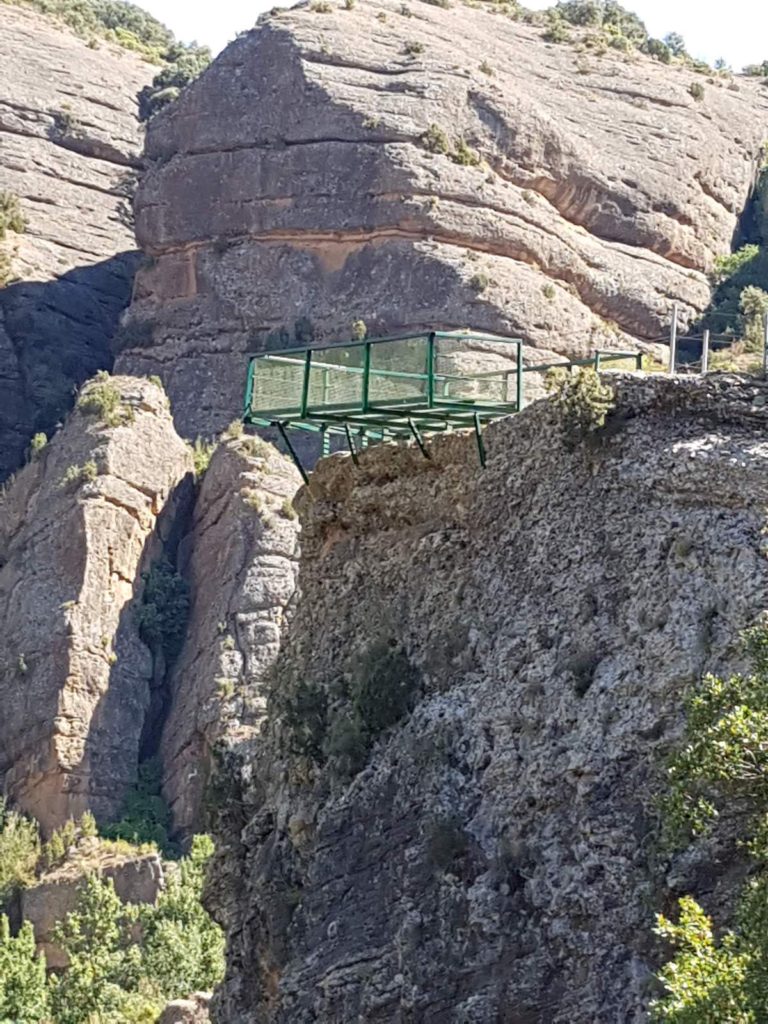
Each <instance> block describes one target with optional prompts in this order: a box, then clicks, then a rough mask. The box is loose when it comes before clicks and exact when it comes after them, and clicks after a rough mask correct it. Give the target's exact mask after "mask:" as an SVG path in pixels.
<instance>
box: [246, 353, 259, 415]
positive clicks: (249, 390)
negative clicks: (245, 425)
mask: <svg viewBox="0 0 768 1024" xmlns="http://www.w3.org/2000/svg"><path fill="white" fill-rule="evenodd" d="M255 372H256V359H255V358H251V359H249V361H248V379H247V381H246V384H245V402H244V403H243V419H244V420H245V421H246V422H247V421H248V417H249V416H250V414H251V406H252V405H253V375H254V373H255Z"/></svg>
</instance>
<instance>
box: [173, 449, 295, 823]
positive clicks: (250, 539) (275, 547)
mask: <svg viewBox="0 0 768 1024" xmlns="http://www.w3.org/2000/svg"><path fill="white" fill-rule="evenodd" d="M300 483H301V480H300V479H299V475H298V473H297V471H296V469H295V468H294V466H293V464H292V463H290V462H288V461H286V460H285V459H283V458H282V457H281V456H280V455H278V453H277V452H276V451H275V449H274V448H272V447H271V446H270V445H268V444H266V443H265V442H263V441H261V440H259V439H258V438H254V437H240V438H239V439H234V438H233V439H230V440H229V441H227V442H225V443H224V444H222V445H220V446H219V447H218V448H217V449H216V451H215V452H214V455H213V458H212V460H211V464H210V466H209V467H208V470H207V472H206V474H205V477H204V479H203V483H202V486H201V489H200V494H199V497H198V500H197V502H196V504H195V511H194V513H193V518H192V522H191V527H190V531H189V533H188V535H187V536H186V538H185V539H184V541H183V543H182V546H181V553H182V557H181V560H180V568H181V570H182V571H183V572H184V575H185V577H186V578H187V580H188V581H189V583H190V587H191V598H192V600H191V609H190V619H189V624H188V627H187V640H186V643H185V645H184V648H183V650H182V652H181V654H180V656H179V658H178V660H177V662H176V663H175V665H174V667H173V670H172V673H171V678H170V682H169V691H170V700H171V704H170V711H169V716H168V720H167V722H166V726H165V729H164V732H163V738H162V743H161V758H162V761H163V765H164V769H165V781H164V792H165V795H166V797H167V799H168V803H169V806H170V808H171V812H172V815H173V821H174V828H175V830H176V831H177V833H179V834H181V835H187V834H189V833H191V832H194V831H199V829H200V827H201V822H202V820H203V801H204V795H205V790H206V783H207V781H208V776H209V771H210V768H211V758H212V752H213V750H214V748H215V747H216V745H217V743H219V742H220V741H225V742H226V743H237V742H240V741H242V740H244V739H245V738H246V737H248V736H249V735H251V734H252V733H253V731H254V730H255V729H256V728H257V727H258V725H259V723H260V722H261V719H262V718H263V714H264V706H265V702H266V697H265V689H266V683H267V679H268V672H269V669H270V668H271V666H272V664H273V662H274V660H275V658H276V657H277V652H278V649H279V644H280V636H281V633H282V631H283V629H284V626H285V622H286V616H287V615H288V613H289V611H290V605H291V602H292V599H293V595H294V590H295V585H296V571H297V567H296V558H297V536H298V524H297V523H296V514H295V512H294V511H293V507H292V505H291V499H292V497H293V495H294V494H295V493H296V491H297V489H298V487H299V485H300Z"/></svg>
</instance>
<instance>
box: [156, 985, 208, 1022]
mask: <svg viewBox="0 0 768 1024" xmlns="http://www.w3.org/2000/svg"><path fill="white" fill-rule="evenodd" d="M210 1001H211V997H210V995H209V994H208V993H206V992H196V993H195V995H194V996H193V997H192V998H191V999H174V1000H173V1002H172V1003H168V1005H167V1006H166V1007H165V1009H164V1010H163V1012H162V1013H161V1014H160V1017H159V1019H158V1022H157V1024H208V1021H209V1020H210V1017H209V1016H208V1007H209V1005H210Z"/></svg>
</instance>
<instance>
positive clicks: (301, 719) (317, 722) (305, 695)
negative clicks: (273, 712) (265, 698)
mask: <svg viewBox="0 0 768 1024" xmlns="http://www.w3.org/2000/svg"><path fill="white" fill-rule="evenodd" d="M281 698H282V707H281V708H280V715H281V717H282V720H283V724H284V726H285V729H286V734H287V737H288V747H289V749H290V750H291V752H292V753H294V754H299V755H300V756H302V757H309V758H311V759H312V760H313V761H318V762H319V761H321V760H322V759H323V754H324V745H325V739H326V735H327V732H328V695H327V694H326V692H325V690H324V689H322V688H321V687H319V686H315V685H313V684H312V683H306V682H303V681H302V682H299V683H297V684H296V685H295V686H294V687H293V688H292V692H290V693H289V694H282V695H281Z"/></svg>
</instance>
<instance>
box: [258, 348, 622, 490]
mask: <svg viewBox="0 0 768 1024" xmlns="http://www.w3.org/2000/svg"><path fill="white" fill-rule="evenodd" d="M522 346H523V343H522V341H521V340H520V339H517V338H512V339H505V338H499V337H496V336H494V335H488V334H479V333H473V332H463V333H462V332H457V333H454V332H447V331H430V332H426V333H424V334H406V335H397V336H394V337H389V338H372V339H366V340H362V341H354V342H348V343H344V344H337V345H327V346H322V347H321V346H314V347H308V348H300V349H283V350H281V351H280V352H265V353H261V354H259V355H254V356H251V357H250V359H249V362H248V375H247V381H246V391H245V402H244V409H243V419H244V421H245V422H246V423H250V424H253V425H256V426H261V427H276V428H277V429H278V430H279V431H280V433H281V435H282V437H283V439H284V441H285V443H286V446H287V447H288V450H289V451H290V452H291V454H292V456H293V457H294V460H295V461H296V463H297V465H298V466H299V468H300V469H301V464H300V462H299V459H298V457H297V456H296V453H295V450H294V448H293V445H292V444H291V441H290V438H289V437H288V435H287V432H286V431H287V429H288V428H291V429H299V430H310V431H315V432H319V433H321V434H322V436H323V439H324V447H325V448H327V447H328V443H329V442H328V440H327V439H328V435H329V434H333V433H339V434H343V435H345V437H346V440H347V443H348V446H349V448H350V451H351V452H352V454H353V456H354V457H356V454H357V453H356V450H355V448H354V445H353V443H352V432H353V431H356V432H357V433H358V434H359V435H360V436H361V437H362V439H363V441H364V442H365V441H366V440H367V439H370V440H374V441H380V440H389V439H395V438H398V437H408V436H410V437H413V438H414V440H415V441H416V443H417V444H418V445H419V447H420V449H421V451H422V452H423V453H424V455H425V456H426V457H428V452H427V449H426V446H425V445H424V441H423V437H422V433H430V432H436V431H443V430H451V429H454V428H458V427H474V429H475V433H476V436H477V441H478V450H479V453H480V458H481V461H482V462H483V464H484V462H485V453H484V450H483V447H482V437H481V427H482V425H483V424H485V423H488V422H490V421H491V420H492V419H495V418H497V417H499V416H505V415H509V414H511V413H515V412H518V411H520V410H521V409H522V408H523V407H524V404H525V399H526V388H525V382H526V378H530V377H531V376H532V375H538V376H539V377H540V376H541V374H544V373H547V372H548V371H549V370H552V369H555V368H563V369H569V370H571V371H572V370H573V369H575V368H578V367H583V366H593V367H594V368H595V370H600V369H601V368H602V367H605V366H610V365H612V364H613V365H615V364H616V363H617V362H627V361H630V362H631V364H632V368H636V369H639V368H640V366H641V360H642V355H641V354H640V353H637V352H617V351H613V350H607V349H600V350H598V351H596V352H595V353H594V354H593V355H592V356H590V357H589V358H587V359H577V360H562V361H558V362H555V363H544V364H540V365H532V366H530V365H529V366H525V365H524V364H523V359H522ZM488 358H495V359H497V360H499V361H500V362H501V363H502V364H503V365H501V366H500V367H499V368H498V369H490V370H482V371H475V369H474V366H475V365H477V362H478V360H479V359H482V360H483V361H484V362H487V360H488ZM301 472H302V475H304V476H306V475H305V474H304V470H303V469H301Z"/></svg>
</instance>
